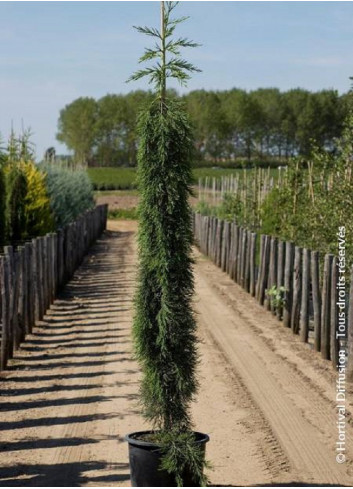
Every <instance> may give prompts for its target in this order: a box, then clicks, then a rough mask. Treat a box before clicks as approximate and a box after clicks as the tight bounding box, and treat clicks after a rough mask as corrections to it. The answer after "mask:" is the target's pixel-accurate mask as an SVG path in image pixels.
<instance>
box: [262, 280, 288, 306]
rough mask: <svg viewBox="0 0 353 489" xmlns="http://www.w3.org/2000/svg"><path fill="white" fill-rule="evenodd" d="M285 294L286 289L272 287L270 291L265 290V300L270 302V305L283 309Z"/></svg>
mask: <svg viewBox="0 0 353 489" xmlns="http://www.w3.org/2000/svg"><path fill="white" fill-rule="evenodd" d="M286 292H287V289H286V288H285V287H283V286H281V287H276V285H273V286H272V287H271V288H270V289H266V291H265V293H266V296H267V298H268V299H269V300H270V301H271V304H272V305H273V306H274V307H276V308H277V307H284V306H285V303H286V300H285V293H286Z"/></svg>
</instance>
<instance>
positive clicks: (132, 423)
mask: <svg viewBox="0 0 353 489" xmlns="http://www.w3.org/2000/svg"><path fill="white" fill-rule="evenodd" d="M135 230H136V223H133V222H127V221H126V222H123V221H117V222H110V225H109V231H108V232H107V233H106V234H105V236H104V237H102V239H100V240H99V241H98V242H97V244H96V245H95V247H94V248H93V249H92V250H91V253H90V254H89V256H88V257H86V259H85V261H84V263H83V265H82V267H81V268H80V270H79V271H78V272H77V273H76V274H75V277H74V279H73V280H72V281H71V282H70V284H69V285H68V286H67V287H66V289H65V290H64V292H63V293H62V295H61V296H60V298H59V299H58V300H57V301H56V302H55V304H54V306H53V307H52V308H51V310H50V311H49V312H48V315H47V316H46V318H45V321H44V322H43V323H42V324H41V325H39V327H38V328H37V329H36V330H35V333H34V334H33V335H31V337H29V338H28V341H27V342H26V343H25V344H24V345H23V348H22V349H21V350H20V351H19V352H18V353H17V354H16V358H15V359H14V361H13V362H12V363H11V367H10V370H9V371H8V372H7V373H6V374H4V375H2V378H1V379H0V394H1V398H0V401H1V406H0V453H1V456H0V486H2V487H4V486H129V485H130V481H129V467H128V459H127V446H126V443H125V442H124V441H123V436H124V435H125V434H126V433H128V432H130V431H133V430H139V429H143V428H144V427H145V425H144V423H143V421H142V420H141V417H140V416H139V409H138V405H137V401H136V399H137V392H138V379H139V371H138V367H137V365H136V363H135V362H134V361H133V360H132V354H131V339H130V330H131V320H132V311H131V305H132V303H131V301H132V295H133V290H134V286H135V274H136V244H135V239H134V236H135ZM196 258H197V263H196V265H195V277H196V292H197V294H196V300H195V307H196V310H197V317H198V321H199V325H200V338H201V340H202V342H201V345H200V353H201V365H200V378H201V383H200V392H199V397H198V401H197V403H195V405H194V407H193V414H194V418H195V420H197V423H196V427H197V429H198V430H201V431H206V432H208V433H209V434H210V436H211V442H210V443H209V446H208V448H207V453H208V458H209V459H210V460H211V461H212V463H213V467H214V469H213V471H211V472H210V478H211V481H212V484H213V485H229V486H235V485H271V484H274V483H282V484H290V483H293V482H296V483H299V484H301V483H306V484H322V483H327V484H330V483H331V484H337V483H339V484H346V485H350V483H351V482H352V481H353V477H352V475H351V472H350V471H351V466H350V465H348V464H347V465H344V466H338V465H337V464H336V462H335V459H334V443H335V416H334V404H333V401H332V399H334V397H332V396H333V387H332V386H333V380H334V376H333V374H332V372H331V370H330V368H329V367H328V366H327V364H326V363H324V362H323V361H322V360H321V359H320V358H317V357H316V356H315V355H314V356H313V353H312V352H309V351H308V349H307V346H305V345H302V344H300V343H299V342H298V341H296V339H293V337H292V336H291V333H290V332H289V331H285V330H284V329H283V328H282V327H281V326H280V325H279V324H278V323H277V321H276V320H275V319H273V318H272V316H271V314H269V313H266V312H264V310H263V309H262V308H260V307H259V306H257V304H256V303H255V302H254V301H253V300H252V299H251V298H250V297H249V296H248V295H247V294H245V293H244V292H243V291H242V290H241V289H240V288H239V287H238V286H236V285H235V284H234V283H232V281H231V280H230V279H229V278H228V277H227V276H226V275H225V274H223V273H222V272H221V271H220V270H218V269H217V268H216V267H215V266H214V265H212V264H211V263H210V262H209V261H208V260H206V259H205V258H203V257H202V256H201V255H200V254H199V253H197V252H196ZM350 429H351V428H350ZM349 436H351V432H350V433H349ZM350 440H351V438H350ZM350 446H353V445H352V444H350Z"/></svg>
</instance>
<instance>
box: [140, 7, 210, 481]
mask: <svg viewBox="0 0 353 489" xmlns="http://www.w3.org/2000/svg"><path fill="white" fill-rule="evenodd" d="M176 4H177V2H161V18H162V26H161V31H160V32H159V31H158V30H157V29H150V28H148V27H143V28H138V30H139V31H140V32H142V33H144V34H147V35H149V36H152V37H156V38H157V39H159V40H160V45H157V46H156V47H155V49H146V51H145V53H144V55H143V56H142V58H141V59H140V61H149V60H152V59H155V58H156V57H157V58H159V59H160V61H159V62H157V64H156V65H155V66H152V67H150V68H147V69H144V70H140V71H139V72H137V73H136V74H135V75H133V76H132V79H135V80H137V79H140V78H142V77H144V76H148V77H149V78H150V82H151V83H154V85H155V88H156V90H157V91H158V97H157V98H156V100H154V101H153V102H152V104H151V105H150V106H149V108H148V109H147V110H144V111H143V112H142V113H141V116H140V118H139V123H138V136H139V140H140V143H139V150H138V183H139V188H140V191H141V199H140V205H139V217H140V221H139V235H138V243H139V277H138V278H139V281H138V288H137V293H136V299H135V317H134V324H133V334H134V340H135V341H134V344H135V351H136V356H137V359H138V360H139V362H140V365H141V367H142V373H143V378H142V383H141V404H142V408H143V414H144V416H145V417H146V419H148V420H149V421H150V422H151V423H152V424H153V426H154V428H157V429H158V430H159V431H160V432H161V441H163V439H164V441H165V443H164V446H163V449H164V454H163V460H162V467H164V468H165V469H166V470H168V472H169V473H171V474H173V475H174V476H175V480H176V483H177V485H178V486H181V485H183V474H184V472H185V469H186V468H187V469H188V470H190V471H191V472H192V475H193V477H194V481H195V485H198V486H200V485H202V484H203V483H204V477H203V474H202V471H203V467H204V465H205V462H204V457H203V456H202V455H203V453H202V451H201V450H200V449H199V448H198V447H197V446H196V445H195V443H194V440H193V439H192V438H193V434H192V431H191V428H192V427H191V417H190V403H191V401H192V400H193V399H194V396H195V394H196V390H197V379H196V366H197V362H198V355H197V346H196V342H197V337H196V322H195V317H194V313H193V310H192V296H193V292H194V281H193V275H192V258H191V245H192V239H193V237H192V227H191V219H192V213H191V207H190V205H189V202H188V199H189V197H190V195H191V185H192V170H191V155H192V151H193V140H192V131H191V126H190V123H189V120H188V117H187V115H186V113H185V111H184V110H183V107H182V106H181V104H180V102H178V101H177V100H175V98H174V97H167V92H166V79H167V77H172V78H176V79H177V80H178V81H179V82H180V83H181V84H185V82H186V81H187V80H188V78H189V73H190V72H194V71H198V70H197V69H196V68H195V67H194V66H193V65H192V64H190V63H188V62H186V61H185V60H184V59H182V58H181V57H180V49H181V48H184V47H194V46H196V44H195V43H193V42H191V41H188V40H187V39H184V38H179V39H177V40H173V39H172V35H173V33H174V30H175V27H176V26H177V25H178V24H179V23H180V22H182V21H183V20H185V18H180V19H175V20H173V19H171V16H170V15H171V12H172V11H173V10H174V8H175V6H176ZM168 55H171V57H170V59H169V58H168ZM162 444H163V443H162Z"/></svg>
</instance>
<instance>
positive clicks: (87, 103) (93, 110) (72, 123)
mask: <svg viewBox="0 0 353 489" xmlns="http://www.w3.org/2000/svg"><path fill="white" fill-rule="evenodd" d="M96 122H97V102H96V101H95V100H94V99H93V98H90V97H80V98H78V99H77V100H75V101H74V102H72V103H71V104H69V105H66V107H65V108H64V109H62V110H61V111H60V117H59V122H58V128H59V131H58V134H57V136H56V137H57V139H58V141H60V142H62V143H65V144H66V146H67V147H68V148H69V149H72V150H74V152H75V160H76V162H77V163H80V164H87V163H89V161H90V159H91V158H92V154H93V151H92V150H93V147H94V145H95V137H96V131H95V127H96Z"/></svg>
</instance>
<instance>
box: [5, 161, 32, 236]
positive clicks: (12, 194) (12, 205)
mask: <svg viewBox="0 0 353 489" xmlns="http://www.w3.org/2000/svg"><path fill="white" fill-rule="evenodd" d="M27 192H28V187H27V179H26V174H25V172H24V169H23V167H22V166H21V165H18V164H12V165H11V166H10V167H9V169H8V172H7V175H6V228H7V238H8V240H9V241H10V243H18V242H20V241H22V238H23V233H24V232H25V230H26V196H27Z"/></svg>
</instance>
